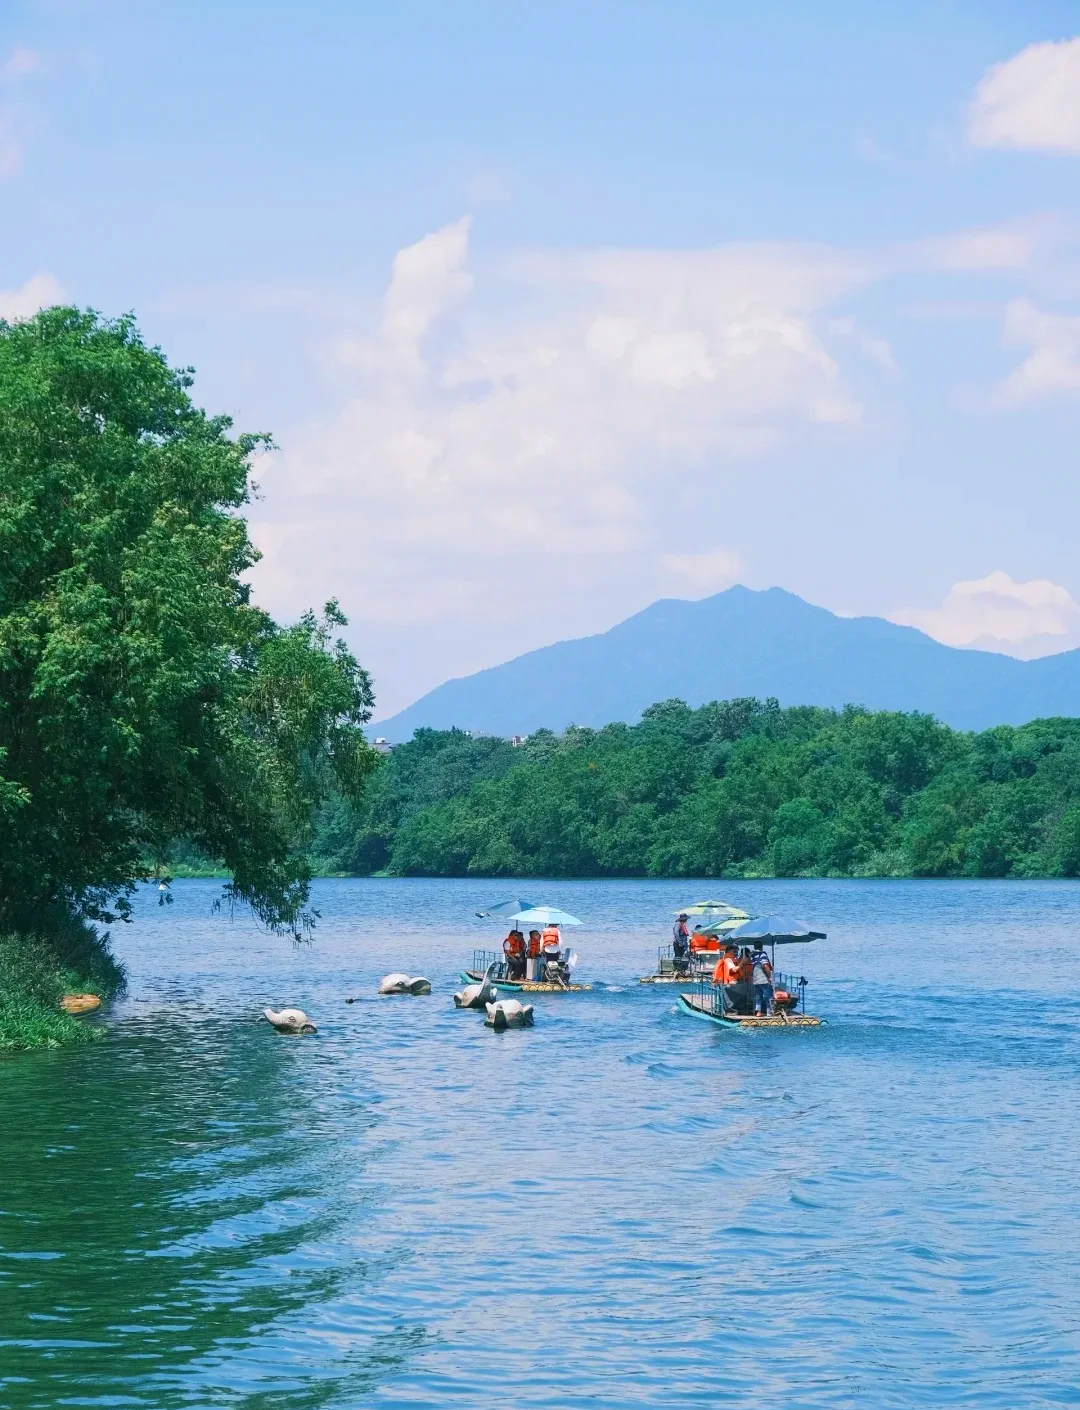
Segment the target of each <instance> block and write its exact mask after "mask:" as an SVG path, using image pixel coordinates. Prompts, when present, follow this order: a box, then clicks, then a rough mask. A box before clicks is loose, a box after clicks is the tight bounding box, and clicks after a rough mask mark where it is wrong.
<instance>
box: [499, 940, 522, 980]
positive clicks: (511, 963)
mask: <svg viewBox="0 0 1080 1410" xmlns="http://www.w3.org/2000/svg"><path fill="white" fill-rule="evenodd" d="M503 954H504V955H505V956H506V977H507V979H524V978H525V937H524V935H522V933H521V931H520V930H511V932H510V934H509V935H508V936H507V937H506V939H505V940H504V941H503Z"/></svg>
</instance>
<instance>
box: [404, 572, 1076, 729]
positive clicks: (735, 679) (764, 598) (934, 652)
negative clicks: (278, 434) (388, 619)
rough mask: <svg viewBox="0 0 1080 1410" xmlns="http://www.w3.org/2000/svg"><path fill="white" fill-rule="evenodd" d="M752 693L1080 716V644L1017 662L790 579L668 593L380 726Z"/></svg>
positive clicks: (1002, 720) (478, 723)
mask: <svg viewBox="0 0 1080 1410" xmlns="http://www.w3.org/2000/svg"><path fill="white" fill-rule="evenodd" d="M745 695H754V696H758V697H759V698H761V699H765V698H767V697H768V696H770V695H773V696H775V697H776V698H777V699H778V700H779V701H780V704H781V705H831V706H835V707H840V706H843V705H847V704H856V705H865V706H867V707H868V708H869V709H872V710H921V711H925V712H927V713H930V714H933V715H936V716H937V717H938V719H940V720H944V721H945V723H947V724H950V725H953V726H954V727H956V728H958V729H975V730H977V729H987V728H989V727H990V726H992V725H999V724H1014V725H1018V724H1023V723H1024V722H1025V721H1027V720H1032V719H1037V718H1039V717H1046V716H1052V715H1080V649H1078V650H1075V651H1063V652H1061V653H1060V654H1058V655H1056V656H1044V657H1042V658H1040V659H1039V660H1035V661H1017V660H1015V659H1014V658H1013V657H1011V656H1000V655H998V654H997V653H996V652H991V651H967V650H959V649H957V648H956V647H953V646H943V645H942V644H941V643H940V642H938V641H934V640H933V638H932V637H928V636H926V635H925V634H924V633H923V632H920V631H917V630H916V629H915V628H914V627H898V626H896V625H895V624H894V623H892V622H886V621H883V620H882V619H881V618H880V617H837V616H835V615H834V614H833V613H832V612H828V611H826V610H825V608H823V607H814V606H812V605H811V604H810V603H809V602H804V601H803V599H802V598H801V597H796V596H795V595H794V594H793V593H790V592H785V591H784V590H783V589H782V588H769V589H768V590H767V591H765V592H753V591H751V590H750V589H749V588H745V587H733V588H729V589H728V590H727V591H726V592H721V593H717V594H716V596H715V597H707V598H705V599H704V600H702V601H700V602H683V601H680V600H676V599H671V598H668V599H665V600H663V601H661V602H654V603H653V604H652V606H651V607H646V608H645V610H644V611H643V612H638V613H636V614H635V615H634V616H633V617H628V618H627V620H626V621H625V622H620V623H619V625H618V626H616V627H612V628H611V630H610V631H606V632H602V633H600V635H599V636H588V637H579V638H578V639H576V640H574V641H559V642H556V643H555V644H554V645H553V646H545V647H541V648H540V650H538V651H530V652H528V653H527V654H526V655H524V656H518V657H517V658H516V659H515V660H513V661H507V662H506V663H505V664H504V665H502V666H492V667H490V668H489V669H488V670H486V671H478V672H477V673H476V674H475V675H472V676H463V677H462V678H461V679H459V680H451V681H447V682H446V683H445V684H444V685H440V686H438V687H437V688H436V689H435V690H432V691H429V693H428V694H427V695H425V696H423V697H421V699H419V700H417V701H416V703H415V704H413V705H410V706H408V708H407V709H405V710H402V711H401V712H400V713H399V714H397V715H394V716H392V717H391V718H390V719H387V720H384V721H382V722H381V723H380V724H379V725H378V726H377V729H378V733H379V734H380V735H383V736H384V737H385V738H387V739H389V740H390V741H391V742H392V743H397V742H399V741H401V740H406V739H409V738H410V737H411V736H412V733H413V731H414V730H415V729H418V728H420V727H421V726H424V725H427V726H430V727H432V728H435V729H449V728H450V727H451V726H452V725H457V726H459V727H460V728H462V729H471V730H479V731H483V732H485V733H488V734H499V735H512V734H530V733H531V732H532V731H533V730H535V729H538V728H540V727H541V726H547V727H548V728H549V729H554V730H561V729H563V728H565V726H566V725H568V724H571V723H573V724H578V725H592V726H594V727H598V726H601V725H606V724H608V723H610V722H612V721H614V720H625V721H627V722H628V723H632V722H633V721H634V720H636V719H637V718H638V716H639V715H640V714H641V712H642V710H643V709H644V708H645V707H646V706H647V705H651V704H653V703H654V702H655V701H658V700H667V699H670V698H671V697H673V696H678V697H679V699H681V700H685V701H686V702H687V704H688V705H701V704H704V703H705V702H706V701H709V700H725V699H731V698H733V697H735V696H745Z"/></svg>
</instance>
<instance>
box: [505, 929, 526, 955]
mask: <svg viewBox="0 0 1080 1410" xmlns="http://www.w3.org/2000/svg"><path fill="white" fill-rule="evenodd" d="M524 953H525V937H524V935H517V934H514V933H513V932H511V933H510V934H509V935H508V936H507V937H506V939H505V940H504V941H503V954H504V955H509V956H517V955H523V954H524Z"/></svg>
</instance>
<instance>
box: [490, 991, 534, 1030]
mask: <svg viewBox="0 0 1080 1410" xmlns="http://www.w3.org/2000/svg"><path fill="white" fill-rule="evenodd" d="M532 1021H533V1006H532V1004H523V1003H522V1002H521V1001H520V999H499V1001H498V1002H497V1003H494V1004H488V1005H487V1018H485V1019H484V1022H485V1023H486V1024H487V1026H488V1027H489V1028H494V1029H495V1031H496V1032H497V1033H501V1032H502V1030H503V1029H504V1028H531V1027H532Z"/></svg>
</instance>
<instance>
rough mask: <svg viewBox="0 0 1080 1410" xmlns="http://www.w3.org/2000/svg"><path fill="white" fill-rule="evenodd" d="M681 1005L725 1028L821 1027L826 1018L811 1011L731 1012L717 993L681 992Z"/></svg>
mask: <svg viewBox="0 0 1080 1410" xmlns="http://www.w3.org/2000/svg"><path fill="white" fill-rule="evenodd" d="M679 1007H680V1008H681V1009H682V1010H683V1012H684V1013H688V1014H690V1015H691V1017H693V1018H704V1019H708V1020H709V1022H710V1023H718V1024H720V1025H721V1027H724V1028H820V1027H822V1024H823V1022H824V1020H822V1019H820V1018H815V1017H814V1015H813V1014H809V1013H785V1012H784V1011H783V1010H780V1011H779V1012H777V1013H770V1014H765V1015H762V1014H749V1013H730V1012H727V1011H725V1010H724V1009H723V1008H722V1007H721V1004H720V999H719V995H718V994H717V993H708V992H706V993H704V994H702V993H698V994H680V995H679Z"/></svg>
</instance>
